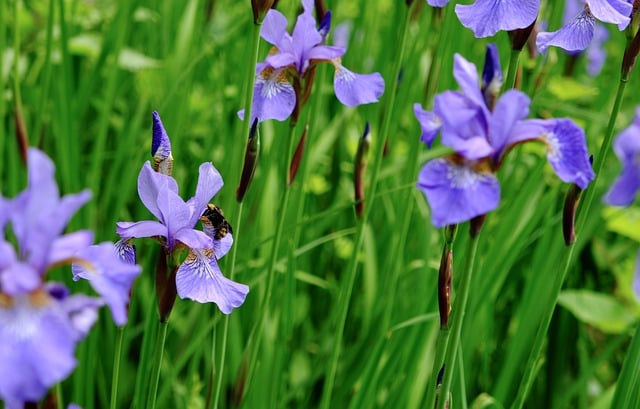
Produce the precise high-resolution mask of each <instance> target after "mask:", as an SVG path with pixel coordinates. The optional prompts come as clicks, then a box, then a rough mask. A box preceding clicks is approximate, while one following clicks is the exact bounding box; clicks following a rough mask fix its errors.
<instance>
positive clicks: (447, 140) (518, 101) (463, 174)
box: [414, 52, 594, 227]
mask: <svg viewBox="0 0 640 409" xmlns="http://www.w3.org/2000/svg"><path fill="white" fill-rule="evenodd" d="M487 61H488V62H489V64H491V65H492V67H493V68H492V69H491V70H488V71H486V72H494V74H493V77H495V76H498V75H497V74H496V72H497V71H496V67H495V61H496V60H495V59H494V58H493V57H492V52H489V53H488V58H487ZM453 75H454V77H455V78H456V80H457V82H458V84H459V86H460V88H461V89H462V91H461V92H460V91H445V92H443V93H441V94H439V95H437V96H436V98H435V101H434V110H433V112H430V111H425V110H424V109H422V108H421V107H420V105H419V104H415V105H414V113H415V115H416V117H417V119H418V121H419V122H420V126H421V129H422V137H421V139H422V140H423V141H424V142H425V143H426V144H427V146H430V145H431V144H432V143H433V140H434V138H435V137H436V135H437V134H438V133H440V135H441V139H442V143H443V144H444V145H446V146H448V147H450V148H452V149H453V150H454V151H455V153H454V154H451V155H448V156H445V157H442V158H438V159H434V160H431V161H429V162H427V163H426V164H425V165H424V167H423V168H422V170H421V171H420V175H419V177H418V187H419V188H420V189H421V190H422V191H423V192H424V194H425V195H426V197H427V201H428V202H429V205H430V206H431V210H432V221H433V224H434V225H435V226H436V227H444V226H446V225H451V224H456V223H461V222H464V221H466V220H469V219H471V218H473V217H476V216H480V215H483V214H486V213H488V212H490V211H491V210H494V209H495V208H496V207H497V206H498V203H499V201H500V185H499V184H498V179H497V178H496V177H495V175H494V172H495V171H497V170H498V168H499V167H500V166H501V164H502V162H503V160H504V157H505V155H506V154H507V153H508V152H509V151H510V150H511V149H512V148H513V147H514V146H516V145H517V144H520V143H523V142H527V141H538V142H542V143H543V144H544V145H545V146H546V147H547V159H548V160H549V162H550V164H551V166H552V168H553V169H554V171H555V172H556V174H557V175H558V177H559V178H560V179H561V180H563V181H565V182H572V183H575V184H577V185H578V186H580V187H581V188H585V187H586V186H587V185H588V183H589V182H590V181H591V180H592V179H593V177H594V174H593V170H592V168H591V164H590V162H589V159H588V154H587V148H586V141H585V136H584V132H583V131H582V130H581V129H580V128H579V127H578V126H577V125H576V124H575V123H573V122H572V121H571V120H569V119H549V120H539V119H525V118H526V117H527V116H528V115H529V103H530V100H529V98H528V97H527V96H526V95H525V94H524V93H522V92H520V91H517V90H509V91H507V92H506V93H505V94H503V95H502V97H501V98H499V99H498V100H497V101H496V103H495V108H493V110H491V109H490V108H489V106H488V103H489V102H490V101H491V99H489V98H486V94H484V93H483V92H482V89H481V87H480V81H479V78H478V73H477V70H476V67H475V66H474V65H473V64H471V63H470V62H468V61H467V60H465V59H464V58H463V57H462V56H460V55H458V54H456V55H455V57H454V70H453ZM493 77H491V78H493ZM499 77H501V74H500V75H499ZM485 82H486V79H485ZM489 83H490V82H489ZM483 88H485V87H483ZM486 88H490V86H489V87H486ZM486 88H485V89H486ZM494 88H495V85H494Z"/></svg>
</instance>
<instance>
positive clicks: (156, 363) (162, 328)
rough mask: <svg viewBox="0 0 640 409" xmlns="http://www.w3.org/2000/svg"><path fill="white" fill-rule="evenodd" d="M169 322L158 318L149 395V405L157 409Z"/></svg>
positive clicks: (152, 408) (151, 408)
mask: <svg viewBox="0 0 640 409" xmlns="http://www.w3.org/2000/svg"><path fill="white" fill-rule="evenodd" d="M168 327H169V323H168V322H166V321H165V322H162V321H160V320H158V333H157V336H156V345H155V350H154V352H153V354H154V359H153V366H152V367H151V388H149V395H148V397H147V407H148V408H150V409H155V407H156V397H157V395H158V385H159V384H160V367H161V366H162V357H163V355H164V344H165V342H166V340H167V328H168Z"/></svg>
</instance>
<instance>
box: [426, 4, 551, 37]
mask: <svg viewBox="0 0 640 409" xmlns="http://www.w3.org/2000/svg"><path fill="white" fill-rule="evenodd" d="M427 3H429V5H431V6H435V7H443V6H445V5H446V4H447V3H448V0H447V1H444V0H427ZM539 9H540V0H476V2H474V3H473V4H469V5H461V4H458V5H456V14H457V15H458V19H460V22H461V23H462V25H463V26H465V27H467V28H469V29H471V30H472V31H473V33H474V34H475V36H476V37H490V36H492V35H494V34H495V33H497V32H498V31H500V30H506V31H511V30H516V29H518V28H525V27H528V26H530V25H531V24H532V23H533V22H534V21H535V19H536V17H537V16H538V10H539Z"/></svg>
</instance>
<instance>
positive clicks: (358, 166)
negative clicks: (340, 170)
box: [353, 122, 370, 218]
mask: <svg viewBox="0 0 640 409" xmlns="http://www.w3.org/2000/svg"><path fill="white" fill-rule="evenodd" d="M369 130H370V128H369V123H368V122H367V124H366V125H365V128H364V133H363V134H362V138H360V142H359V143H358V151H357V152H356V160H355V168H354V171H353V186H354V190H355V204H356V215H357V216H358V218H361V217H362V214H363V212H364V171H365V169H366V168H367V154H368V152H369V138H368V136H369Z"/></svg>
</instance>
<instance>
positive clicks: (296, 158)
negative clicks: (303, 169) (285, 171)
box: [288, 124, 309, 185]
mask: <svg viewBox="0 0 640 409" xmlns="http://www.w3.org/2000/svg"><path fill="white" fill-rule="evenodd" d="M308 132H309V125H308V124H307V125H306V126H305V127H304V130H303V131H302V135H301V136H300V140H299V141H298V145H297V146H296V150H295V152H294V153H293V158H291V163H290V164H289V182H288V184H289V185H291V184H292V183H293V179H295V177H296V175H297V174H298V168H299V167H300V162H302V155H304V148H305V146H307V133H308Z"/></svg>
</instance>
